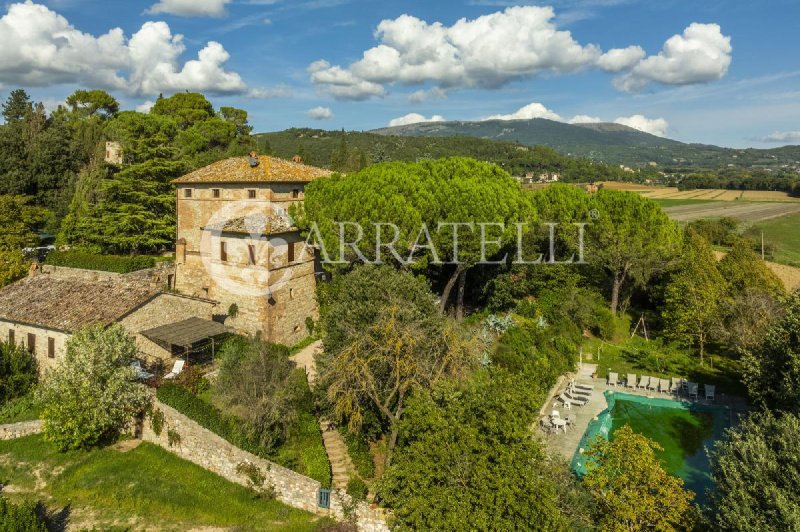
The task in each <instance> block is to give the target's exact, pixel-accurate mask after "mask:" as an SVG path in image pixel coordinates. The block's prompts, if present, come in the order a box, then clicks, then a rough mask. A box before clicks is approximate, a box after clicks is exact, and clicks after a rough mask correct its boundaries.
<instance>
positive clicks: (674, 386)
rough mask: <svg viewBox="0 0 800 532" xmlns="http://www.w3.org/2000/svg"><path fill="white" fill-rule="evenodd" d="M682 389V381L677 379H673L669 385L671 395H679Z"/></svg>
mask: <svg viewBox="0 0 800 532" xmlns="http://www.w3.org/2000/svg"><path fill="white" fill-rule="evenodd" d="M680 389H681V380H680V379H679V378H677V377H672V382H671V383H670V385H669V393H672V394H675V395H678V392H679V391H680Z"/></svg>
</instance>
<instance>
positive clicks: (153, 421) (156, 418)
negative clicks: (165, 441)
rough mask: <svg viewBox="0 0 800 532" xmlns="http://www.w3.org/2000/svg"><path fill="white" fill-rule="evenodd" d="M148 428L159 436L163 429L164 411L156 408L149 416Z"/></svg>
mask: <svg viewBox="0 0 800 532" xmlns="http://www.w3.org/2000/svg"><path fill="white" fill-rule="evenodd" d="M150 428H151V429H153V432H154V433H155V435H156V436H161V431H162V430H164V412H162V411H161V410H159V409H156V410H155V412H153V415H152V416H150Z"/></svg>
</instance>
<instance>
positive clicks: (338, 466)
mask: <svg viewBox="0 0 800 532" xmlns="http://www.w3.org/2000/svg"><path fill="white" fill-rule="evenodd" d="M321 349H322V342H320V341H317V342H314V343H313V344H311V345H309V346H308V347H306V348H305V349H303V350H301V351H300V352H299V353H297V354H295V355H293V356H292V357H290V358H291V359H292V360H293V361H294V362H295V363H296V364H297V366H298V367H301V368H304V369H305V370H306V377H307V378H308V385H309V386H311V387H312V388H313V387H314V381H316V379H317V368H316V365H315V364H314V354H315V353H316V352H317V351H319V350H321ZM319 428H320V430H321V431H322V442H323V444H324V445H325V452H326V453H327V454H328V461H329V462H330V463H331V486H332V487H333V488H334V489H347V481H349V480H350V478H351V477H355V476H358V473H357V472H356V468H355V466H354V465H353V460H351V459H350V454H349V453H348V452H347V444H346V443H345V442H344V440H343V439H342V435H341V434H339V431H338V430H336V427H335V426H334V425H333V424H332V423H331V422H330V421H328V420H327V419H325V418H321V419H320V420H319Z"/></svg>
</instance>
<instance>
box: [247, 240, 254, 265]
mask: <svg viewBox="0 0 800 532" xmlns="http://www.w3.org/2000/svg"><path fill="white" fill-rule="evenodd" d="M247 256H248V257H249V258H250V264H251V265H254V264H255V263H256V247H255V246H254V245H253V244H248V245H247Z"/></svg>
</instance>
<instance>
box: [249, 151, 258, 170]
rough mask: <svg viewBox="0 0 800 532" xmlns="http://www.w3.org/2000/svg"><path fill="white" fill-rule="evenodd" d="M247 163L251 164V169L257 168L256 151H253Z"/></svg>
mask: <svg viewBox="0 0 800 532" xmlns="http://www.w3.org/2000/svg"><path fill="white" fill-rule="evenodd" d="M247 162H248V163H250V168H255V167H256V166H258V154H257V153H256V152H254V151H251V152H250V155H249V156H248V157H247Z"/></svg>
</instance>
